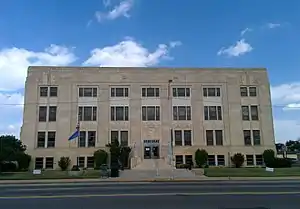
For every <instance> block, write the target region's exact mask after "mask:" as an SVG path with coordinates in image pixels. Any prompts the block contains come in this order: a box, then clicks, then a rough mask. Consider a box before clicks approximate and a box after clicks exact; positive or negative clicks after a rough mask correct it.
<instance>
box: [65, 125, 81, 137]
mask: <svg viewBox="0 0 300 209" xmlns="http://www.w3.org/2000/svg"><path fill="white" fill-rule="evenodd" d="M79 127H80V126H79V122H78V123H77V126H76V131H75V132H74V133H73V134H72V135H71V136H70V137H69V139H68V140H69V141H71V140H73V139H76V138H78V137H79V133H80V131H79Z"/></svg>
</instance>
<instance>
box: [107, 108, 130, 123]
mask: <svg viewBox="0 0 300 209" xmlns="http://www.w3.org/2000/svg"><path fill="white" fill-rule="evenodd" d="M110 118H111V121H128V106H112V107H110Z"/></svg>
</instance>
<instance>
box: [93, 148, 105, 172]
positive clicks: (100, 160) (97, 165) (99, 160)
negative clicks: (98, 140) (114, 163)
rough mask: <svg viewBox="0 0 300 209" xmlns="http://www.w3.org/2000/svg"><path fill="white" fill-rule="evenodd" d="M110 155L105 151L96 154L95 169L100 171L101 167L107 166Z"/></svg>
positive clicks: (98, 151)
mask: <svg viewBox="0 0 300 209" xmlns="http://www.w3.org/2000/svg"><path fill="white" fill-rule="evenodd" d="M107 158H108V154H107V152H106V151H105V150H102V149H99V150H97V151H95V152H94V159H95V169H99V168H100V166H101V165H103V164H107Z"/></svg>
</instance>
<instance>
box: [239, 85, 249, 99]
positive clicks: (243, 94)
mask: <svg viewBox="0 0 300 209" xmlns="http://www.w3.org/2000/svg"><path fill="white" fill-rule="evenodd" d="M240 92H241V96H242V97H247V96H248V89H247V87H240Z"/></svg>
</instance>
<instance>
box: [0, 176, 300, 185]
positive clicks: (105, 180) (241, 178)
mask: <svg viewBox="0 0 300 209" xmlns="http://www.w3.org/2000/svg"><path fill="white" fill-rule="evenodd" d="M275 180H300V177H220V178H219V177H205V176H204V177H198V178H194V179H191V178H188V179H184V178H175V179H170V178H147V179H126V178H121V177H120V178H109V179H100V178H96V179H31V180H0V185H3V184H38V183H44V184H45V183H46V184H47V183H89V182H95V183H101V182H103V183H104V182H111V183H113V182H116V183H117V182H132V183H134V182H136V183H138V182H141V183H142V182H208V181H275Z"/></svg>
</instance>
